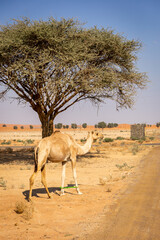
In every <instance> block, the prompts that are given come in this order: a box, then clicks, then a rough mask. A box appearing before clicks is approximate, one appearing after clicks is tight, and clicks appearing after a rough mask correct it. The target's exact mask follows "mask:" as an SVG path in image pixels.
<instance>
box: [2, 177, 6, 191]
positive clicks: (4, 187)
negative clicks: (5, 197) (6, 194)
mask: <svg viewBox="0 0 160 240" xmlns="http://www.w3.org/2000/svg"><path fill="white" fill-rule="evenodd" d="M0 187H2V188H3V189H4V190H6V187H7V181H5V180H4V179H3V177H0Z"/></svg>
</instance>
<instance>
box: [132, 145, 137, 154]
mask: <svg viewBox="0 0 160 240" xmlns="http://www.w3.org/2000/svg"><path fill="white" fill-rule="evenodd" d="M138 151H139V146H138V145H137V144H134V145H133V146H132V148H131V152H132V154H133V155H136V153H137V152H138Z"/></svg>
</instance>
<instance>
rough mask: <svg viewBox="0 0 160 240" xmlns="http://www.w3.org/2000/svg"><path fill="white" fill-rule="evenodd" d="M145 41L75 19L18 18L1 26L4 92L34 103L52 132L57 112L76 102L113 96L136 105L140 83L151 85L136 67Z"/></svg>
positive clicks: (119, 101)
mask: <svg viewBox="0 0 160 240" xmlns="http://www.w3.org/2000/svg"><path fill="white" fill-rule="evenodd" d="M140 47H141V43H140V42H138V41H135V40H127V39H126V38H125V37H123V36H122V35H120V34H114V32H113V31H112V30H107V29H97V28H96V27H95V28H91V29H85V28H83V26H82V25H81V24H80V23H79V22H78V21H74V20H73V19H68V20H65V19H61V20H60V21H57V20H55V19H53V18H50V19H49V20H48V21H31V20H29V19H27V18H23V19H22V20H14V21H13V23H12V24H9V25H6V26H1V29H0V85H1V87H2V91H1V97H3V96H4V95H5V94H6V93H7V92H8V91H9V90H13V91H14V92H15V93H16V94H17V99H18V101H19V102H23V103H29V105H30V106H31V108H32V109H33V110H34V111H36V112H37V114H38V116H39V119H40V121H41V123H42V137H45V136H49V135H50V134H51V133H52V132H53V121H54V119H55V117H56V116H57V115H58V114H60V113H62V112H63V111H65V110H67V109H68V108H69V107H70V106H72V105H73V104H75V103H76V102H79V101H82V100H84V99H90V100H91V101H93V102H94V103H100V102H102V101H103V100H105V99H107V98H110V99H112V100H115V101H116V103H117V108H119V107H131V106H132V104H133V97H134V95H135V92H136V89H138V88H140V89H143V88H144V87H145V85H146V77H145V74H143V73H139V72H137V71H136V69H135V60H136V59H137V58H136V53H137V51H138V50H139V49H140Z"/></svg>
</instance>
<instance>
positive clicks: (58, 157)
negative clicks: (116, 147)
mask: <svg viewBox="0 0 160 240" xmlns="http://www.w3.org/2000/svg"><path fill="white" fill-rule="evenodd" d="M99 138H103V135H102V134H101V133H98V132H97V131H92V132H89V133H88V137H87V141H86V143H85V144H84V145H82V146H81V145H79V144H78V143H77V142H76V141H75V140H74V139H73V138H72V137H71V136H70V135H68V134H64V133H61V132H60V131H56V132H54V133H53V134H52V135H51V136H49V137H45V138H43V139H41V140H40V142H39V144H38V146H37V147H36V148H35V169H34V172H33V174H32V175H31V177H30V192H29V200H31V196H32V188H33V184H34V180H35V177H36V175H37V173H38V171H40V170H41V181H42V184H43V185H44V187H45V189H46V191H47V194H48V197H49V198H51V195H50V193H49V191H48V187H47V184H46V161H47V159H48V160H49V161H51V162H61V163H62V178H61V195H64V180H65V168H66V163H67V161H69V160H70V161H71V164H72V171H73V177H74V181H75V188H76V190H77V193H78V194H82V193H81V192H80V190H79V187H78V183H77V174H76V157H77V156H78V155H84V154H86V153H87V152H89V150H90V148H91V146H92V143H93V140H96V139H99Z"/></svg>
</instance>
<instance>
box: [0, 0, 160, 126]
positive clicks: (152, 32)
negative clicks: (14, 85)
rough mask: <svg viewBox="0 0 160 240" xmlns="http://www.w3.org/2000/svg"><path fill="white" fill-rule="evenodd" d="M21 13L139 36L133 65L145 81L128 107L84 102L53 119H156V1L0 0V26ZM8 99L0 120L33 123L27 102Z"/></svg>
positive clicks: (159, 61)
mask: <svg viewBox="0 0 160 240" xmlns="http://www.w3.org/2000/svg"><path fill="white" fill-rule="evenodd" d="M23 16H26V17H29V18H31V19H37V20H39V19H43V20H47V19H48V18H49V17H51V16H52V17H54V18H56V19H57V20H59V19H60V18H61V17H64V18H71V17H73V18H76V19H78V20H80V21H81V22H83V23H86V24H85V27H93V26H95V25H96V26H98V27H104V28H108V27H109V28H112V29H114V30H115V32H119V33H122V34H124V36H125V37H127V38H128V39H135V40H137V39H138V40H140V41H141V42H142V44H143V48H142V50H141V51H140V53H139V55H138V56H139V60H138V62H137V67H138V69H139V71H140V72H146V73H147V75H148V78H149V81H150V83H149V84H148V87H147V89H146V90H143V91H139V92H138V95H137V96H136V98H135V100H136V101H135V105H134V107H133V109H132V110H131V109H128V110H120V111H119V112H117V111H116V105H115V103H114V102H112V101H106V104H103V105H101V106H100V108H99V109H97V108H96V107H94V106H92V105H91V104H90V103H89V102H82V103H80V104H77V105H74V106H73V107H72V108H70V109H68V110H67V111H66V112H64V113H63V114H61V115H59V116H58V117H57V119H56V122H62V123H64V124H70V123H73V122H76V123H78V124H81V123H84V122H87V123H88V124H95V123H97V122H99V121H105V122H106V123H108V122H118V123H149V124H155V123H157V122H160V107H159V105H160V1H159V0H134V1H130V0H112V1H110V0H85V1H84V0H79V1H76V0H25V1H24V0H0V25H3V24H6V23H7V22H10V19H13V18H16V19H17V18H21V17H23ZM10 102H11V100H9V96H8V98H7V99H6V100H5V101H4V102H0V123H17V124H19V123H20V124H39V119H38V117H37V115H36V113H35V112H34V111H33V110H32V109H31V108H30V107H29V106H26V107H24V106H19V105H17V102H16V101H14V102H12V103H10Z"/></svg>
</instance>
